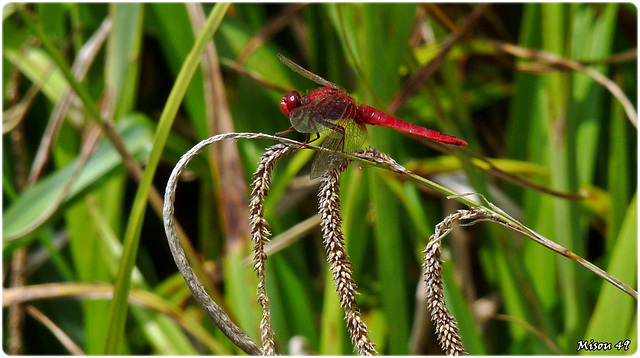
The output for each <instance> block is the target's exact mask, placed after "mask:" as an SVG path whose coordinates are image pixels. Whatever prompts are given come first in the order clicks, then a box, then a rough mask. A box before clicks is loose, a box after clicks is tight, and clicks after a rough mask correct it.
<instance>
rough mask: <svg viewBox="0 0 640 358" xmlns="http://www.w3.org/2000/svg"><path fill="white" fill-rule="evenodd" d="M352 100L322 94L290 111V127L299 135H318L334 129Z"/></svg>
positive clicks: (331, 94) (337, 94) (334, 94)
mask: <svg viewBox="0 0 640 358" xmlns="http://www.w3.org/2000/svg"><path fill="white" fill-rule="evenodd" d="M349 106H353V99H351V97H349V96H347V95H346V94H344V93H324V94H320V95H315V96H313V100H311V101H310V102H309V103H306V104H303V105H301V106H299V107H297V108H294V109H293V110H291V113H289V120H290V121H291V126H293V128H294V129H295V130H297V131H298V132H300V133H320V132H323V131H324V130H326V129H327V128H328V129H331V128H333V127H334V124H333V123H335V122H337V121H340V119H341V118H342V117H343V116H344V115H345V113H346V112H347V110H348V109H349Z"/></svg>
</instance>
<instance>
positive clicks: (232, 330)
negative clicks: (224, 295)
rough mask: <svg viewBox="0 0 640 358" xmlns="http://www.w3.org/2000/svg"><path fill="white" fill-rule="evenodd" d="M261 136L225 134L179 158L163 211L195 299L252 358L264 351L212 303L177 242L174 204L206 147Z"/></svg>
mask: <svg viewBox="0 0 640 358" xmlns="http://www.w3.org/2000/svg"><path fill="white" fill-rule="evenodd" d="M258 137H260V135H259V134H252V133H224V134H219V135H216V136H213V137H210V138H207V139H205V140H203V141H201V142H200V143H198V144H196V145H195V146H194V147H193V148H191V149H190V150H189V151H188V152H187V153H185V154H184V155H183V156H182V157H181V158H180V160H179V161H178V163H177V164H176V166H175V167H174V168H173V171H172V172H171V175H170V176H169V180H168V181H167V188H166V191H165V194H164V206H163V212H162V218H163V221H164V230H165V233H166V234H167V240H168V242H169V248H170V249H171V254H172V255H173V259H174V261H175V262H176V266H177V267H178V270H179V271H180V273H181V274H182V276H183V277H184V280H185V282H186V283H187V286H189V289H190V290H191V293H192V294H193V297H194V298H195V300H196V301H197V302H198V304H199V305H200V306H201V307H202V309H203V310H204V311H205V312H206V313H207V315H208V316H209V318H211V320H212V321H213V323H214V324H215V325H216V326H217V327H218V329H220V331H222V332H223V333H224V334H225V335H226V336H227V337H228V338H229V340H231V341H232V342H233V343H234V344H235V345H236V346H237V347H238V348H240V349H242V350H243V351H245V352H246V353H247V354H251V355H261V354H263V351H262V349H260V348H259V347H258V346H257V345H256V344H255V342H254V341H253V340H252V339H251V337H249V336H248V335H247V334H246V333H245V332H244V331H242V330H241V329H240V328H239V327H238V326H237V325H236V324H235V323H233V321H231V319H230V318H229V316H228V315H227V314H226V313H225V312H224V311H223V310H222V309H221V308H220V306H218V304H216V303H215V301H213V299H212V298H211V296H209V295H208V294H207V291H206V290H205V288H204V286H203V285H202V283H201V282H200V281H199V280H198V278H197V276H196V274H195V272H194V271H193V269H192V268H191V266H189V262H188V261H187V258H186V255H185V252H184V250H183V249H182V247H181V246H180V241H179V240H178V235H177V232H176V226H175V222H174V219H173V210H174V207H173V203H174V201H175V197H176V186H177V182H178V178H179V177H180V173H182V171H183V170H184V168H185V167H186V166H187V164H188V163H189V161H190V160H191V159H192V158H193V157H194V156H196V155H197V154H199V153H200V152H202V150H203V149H204V148H206V147H207V146H209V145H211V144H212V143H215V142H218V141H221V140H225V139H237V138H258Z"/></svg>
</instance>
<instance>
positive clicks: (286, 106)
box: [280, 91, 300, 116]
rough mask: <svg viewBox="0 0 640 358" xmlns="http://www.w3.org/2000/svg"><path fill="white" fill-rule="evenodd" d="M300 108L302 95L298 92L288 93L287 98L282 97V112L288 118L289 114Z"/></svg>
mask: <svg viewBox="0 0 640 358" xmlns="http://www.w3.org/2000/svg"><path fill="white" fill-rule="evenodd" d="M299 106H300V93H298V91H291V92H289V93H287V95H286V96H284V97H282V101H280V108H282V112H284V114H286V115H287V116H288V115H289V113H290V112H291V111H292V110H294V109H295V108H297V107H299Z"/></svg>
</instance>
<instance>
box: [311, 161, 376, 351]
mask: <svg viewBox="0 0 640 358" xmlns="http://www.w3.org/2000/svg"><path fill="white" fill-rule="evenodd" d="M347 164H348V162H347V161H346V160H345V161H344V163H343V164H342V165H340V166H338V168H336V169H333V170H331V171H330V172H328V173H326V174H325V175H324V176H323V177H322V181H321V184H320V191H319V193H318V197H319V203H318V207H319V212H320V215H321V216H322V224H321V225H322V237H323V238H324V245H325V248H326V250H327V261H328V262H329V264H330V265H331V271H332V272H333V280H334V284H335V286H336V291H337V292H338V296H339V297H340V306H342V308H344V310H345V321H346V323H347V329H348V331H349V335H350V336H351V341H352V342H353V344H354V345H355V347H356V349H357V351H358V353H359V354H360V355H374V354H376V349H375V344H373V342H371V340H370V339H369V335H368V330H367V325H366V324H365V323H364V321H362V318H361V317H360V313H359V312H358V310H357V308H356V300H355V296H356V295H357V294H358V291H357V289H358V287H357V286H356V283H355V281H354V280H353V279H352V277H351V275H352V272H351V262H350V261H349V259H348V258H347V252H346V250H345V247H344V236H343V234H342V229H341V228H340V225H341V222H342V218H341V215H340V196H339V192H340V184H339V182H338V178H339V177H340V173H341V172H342V171H344V169H345V168H346V166H347Z"/></svg>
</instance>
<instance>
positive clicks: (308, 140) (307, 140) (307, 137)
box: [294, 133, 320, 152]
mask: <svg viewBox="0 0 640 358" xmlns="http://www.w3.org/2000/svg"><path fill="white" fill-rule="evenodd" d="M310 138H311V133H307V136H306V138H305V139H304V143H302V145H300V146H299V147H298V149H296V150H295V151H294V152H297V151H299V150H300V149H303V148H304V147H306V146H307V144H309V143H311V142H315V141H317V140H318V139H319V138H320V133H316V137H315V138H313V139H311V140H310Z"/></svg>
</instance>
